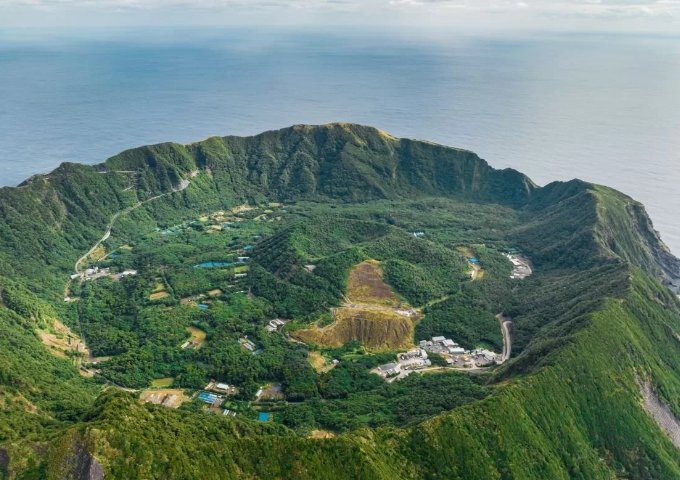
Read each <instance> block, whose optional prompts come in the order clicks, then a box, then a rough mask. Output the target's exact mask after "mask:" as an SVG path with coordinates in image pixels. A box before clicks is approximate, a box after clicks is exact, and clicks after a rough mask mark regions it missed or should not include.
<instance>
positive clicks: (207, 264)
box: [191, 262, 231, 268]
mask: <svg viewBox="0 0 680 480" xmlns="http://www.w3.org/2000/svg"><path fill="white" fill-rule="evenodd" d="M229 265H231V263H230V262H204V263H199V264H198V265H194V266H193V267H191V268H198V267H203V268H212V267H228V266H229Z"/></svg>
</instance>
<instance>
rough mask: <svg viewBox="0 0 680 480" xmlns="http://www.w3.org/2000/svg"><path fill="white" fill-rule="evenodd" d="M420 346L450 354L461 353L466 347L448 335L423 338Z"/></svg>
mask: <svg viewBox="0 0 680 480" xmlns="http://www.w3.org/2000/svg"><path fill="white" fill-rule="evenodd" d="M419 345H420V348H422V349H423V350H426V351H428V352H432V353H439V354H441V353H445V354H449V355H460V354H463V353H466V352H465V349H464V348H463V347H461V346H460V345H458V344H457V343H456V342H454V341H453V340H451V339H450V338H446V337H432V339H431V340H421V341H420V343H419Z"/></svg>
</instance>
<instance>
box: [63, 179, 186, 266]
mask: <svg viewBox="0 0 680 480" xmlns="http://www.w3.org/2000/svg"><path fill="white" fill-rule="evenodd" d="M192 173H193V172H192ZM192 176H193V175H192ZM189 183H190V182H189V180H182V181H181V182H180V183H179V186H178V187H177V188H174V189H173V190H172V191H171V192H167V193H162V194H160V195H156V196H155V197H151V198H147V199H146V200H144V201H142V202H137V204H136V205H133V206H132V207H128V208H126V209H125V210H121V211H120V212H117V213H114V214H113V216H112V217H111V221H110V222H109V224H108V225H107V227H106V232H105V233H104V236H103V237H102V238H101V239H99V241H98V242H97V243H95V244H94V246H93V247H92V248H91V249H90V250H89V251H88V252H87V253H86V254H85V255H83V256H82V257H80V258H79V259H78V261H77V262H76V265H75V271H76V273H79V272H78V267H79V266H80V264H81V263H83V262H84V261H85V260H86V259H87V257H89V256H90V255H92V252H94V251H95V250H96V249H97V247H99V245H101V244H102V243H103V242H105V241H106V240H108V238H109V237H110V236H111V229H112V228H113V224H114V223H116V220H117V219H118V217H119V216H120V215H121V214H123V213H126V214H127V213H130V212H131V211H133V210H135V209H136V208H139V207H141V206H142V205H144V204H145V203H149V202H152V201H154V200H156V199H158V198H161V197H165V196H166V195H171V194H173V193H175V192H181V191H182V190H184V189H185V188H187V187H188V186H189Z"/></svg>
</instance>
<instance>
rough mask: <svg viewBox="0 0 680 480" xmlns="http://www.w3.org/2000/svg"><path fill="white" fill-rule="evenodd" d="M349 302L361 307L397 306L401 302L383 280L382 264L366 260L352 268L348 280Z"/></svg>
mask: <svg viewBox="0 0 680 480" xmlns="http://www.w3.org/2000/svg"><path fill="white" fill-rule="evenodd" d="M347 297H348V298H349V301H350V302H352V303H355V304H361V305H384V306H397V305H399V304H400V303H403V302H401V300H400V299H399V298H398V297H397V296H396V295H395V294H394V292H393V291H392V288H391V287H390V286H389V285H387V284H386V283H385V281H384V280H383V273H382V270H381V269H380V262H378V261H377V260H366V261H365V262H362V263H360V264H359V265H357V266H355V267H354V268H352V270H351V271H350V272H349V279H348V280H347Z"/></svg>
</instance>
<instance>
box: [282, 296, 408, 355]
mask: <svg viewBox="0 0 680 480" xmlns="http://www.w3.org/2000/svg"><path fill="white" fill-rule="evenodd" d="M334 315H335V322H334V323H333V324H331V325H330V326H329V327H325V328H323V329H322V328H318V327H316V326H315V327H312V328H308V329H305V330H298V331H297V332H295V336H296V337H297V338H299V339H300V340H302V341H304V342H306V343H314V344H316V345H320V346H324V347H331V348H337V347H341V346H342V345H344V344H346V343H347V342H351V341H352V340H358V341H359V342H361V344H362V345H363V346H364V347H366V348H367V349H369V350H373V351H382V350H385V351H391V350H400V349H408V348H411V347H413V331H414V328H415V324H416V321H417V319H418V317H417V316H416V315H414V316H410V317H409V316H405V315H400V314H398V313H395V312H394V311H390V310H389V309H387V308H384V309H378V308H376V309H370V308H361V307H356V308H351V307H348V308H338V309H336V310H335V312H334Z"/></svg>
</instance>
